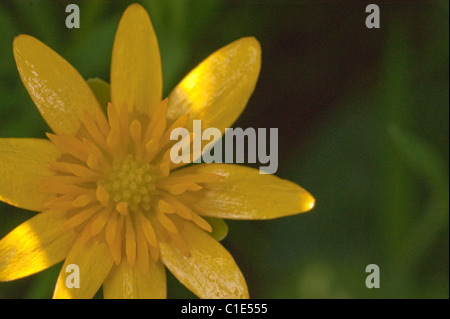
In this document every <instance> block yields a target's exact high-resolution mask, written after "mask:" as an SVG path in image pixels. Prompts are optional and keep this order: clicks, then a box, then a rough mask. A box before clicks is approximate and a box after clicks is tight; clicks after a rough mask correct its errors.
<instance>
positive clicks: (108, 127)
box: [40, 99, 222, 275]
mask: <svg viewBox="0 0 450 319" xmlns="http://www.w3.org/2000/svg"><path fill="white" fill-rule="evenodd" d="M166 110H167V99H166V100H164V101H162V102H161V103H160V106H159V107H158V108H157V110H156V111H155V112H154V114H152V116H151V117H150V118H148V117H146V115H142V114H135V113H129V112H128V109H127V107H126V104H124V105H123V106H122V109H121V110H120V112H119V111H118V110H117V109H116V108H115V107H114V106H113V105H112V104H109V105H108V109H107V114H108V118H106V117H105V114H103V112H102V111H101V110H97V111H96V114H94V115H92V114H90V113H88V112H85V113H84V114H83V116H82V118H81V123H82V127H81V128H80V131H79V132H78V133H77V134H76V135H75V136H72V135H67V134H58V135H54V134H47V135H48V137H49V138H50V139H51V141H52V142H53V143H54V144H55V145H56V146H57V147H58V148H59V149H60V150H61V153H62V155H61V157H60V158H59V159H58V160H57V161H56V162H54V163H51V164H50V168H51V169H52V170H53V171H54V172H55V175H52V176H47V177H44V178H42V179H41V180H40V185H41V187H42V188H43V189H44V190H46V191H48V192H50V193H53V194H54V195H55V198H54V199H52V200H50V201H49V202H47V203H46V204H45V208H46V209H53V210H58V211H62V212H65V214H66V218H67V220H66V222H65V223H64V224H63V225H62V227H61V229H63V230H69V229H77V230H78V231H79V232H80V235H79V238H78V240H79V241H80V242H81V243H86V242H87V241H88V240H90V238H91V237H96V238H97V240H101V241H103V242H106V244H107V245H108V247H109V249H110V252H111V255H112V257H113V259H114V262H115V263H116V265H118V264H119V263H120V261H121V260H122V257H123V256H126V259H127V260H128V263H129V265H130V266H132V267H134V265H135V264H137V265H138V267H139V269H140V270H141V272H142V274H144V275H145V274H146V273H147V271H148V267H149V259H150V258H151V259H152V260H153V262H157V261H158V260H159V256H160V251H159V249H160V248H159V246H160V243H161V242H165V243H171V244H173V245H175V246H176V247H177V248H178V249H179V251H180V252H181V253H182V254H183V255H184V256H186V257H187V256H189V246H188V244H187V243H186V241H185V240H184V238H183V236H182V235H181V232H180V229H179V227H180V225H183V223H186V222H192V223H194V224H195V225H197V226H198V227H200V228H201V229H203V230H206V231H208V232H211V231H212V228H211V225H209V223H208V222H207V221H206V220H204V219H203V218H202V217H201V216H199V215H198V214H197V213H196V212H195V211H193V210H192V209H191V208H190V207H189V206H188V205H186V204H185V203H183V201H182V200H181V199H180V198H178V195H182V194H183V193H186V192H196V191H199V190H201V189H202V188H203V186H202V185H203V184H205V183H215V182H218V181H220V180H221V179H222V177H221V176H219V175H217V174H207V173H195V174H187V175H171V174H170V173H171V170H172V169H174V168H176V166H173V165H172V163H171V161H170V148H171V146H172V145H173V143H174V142H172V141H171V140H170V132H171V131H172V130H173V129H174V128H176V127H184V126H185V125H186V123H187V120H188V116H187V115H184V116H181V117H180V118H178V119H177V120H175V121H174V122H173V123H172V125H171V126H170V127H167V123H166Z"/></svg>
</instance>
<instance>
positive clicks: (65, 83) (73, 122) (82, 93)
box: [14, 35, 99, 134]
mask: <svg viewBox="0 0 450 319" xmlns="http://www.w3.org/2000/svg"><path fill="white" fill-rule="evenodd" d="M14 57H15V59H16V64H17V68H18V70H19V73H20V77H21V79H22V82H23V84H24V85H25V87H26V89H27V91H28V93H29V94H30V96H31V98H32V100H33V101H34V103H35V104H36V106H37V108H38V109H39V112H41V114H42V116H43V117H44V119H45V120H46V121H47V123H48V125H49V126H50V127H51V128H52V130H53V131H54V132H55V133H67V134H75V133H76V132H77V131H78V129H79V128H80V121H79V119H80V118H81V115H82V113H83V110H86V111H88V112H91V113H92V114H95V111H96V109H97V108H98V107H99V105H98V102H97V99H96V98H95V96H94V94H93V93H92V91H91V89H90V88H89V86H88V85H87V84H86V82H85V81H84V79H83V77H82V76H81V75H80V74H79V73H78V72H77V70H75V69H74V68H73V67H72V66H71V65H70V64H69V63H68V62H67V61H66V60H64V58H62V57H61V56H60V55H58V54H57V53H56V52H55V51H53V50H52V49H50V48H49V47H48V46H46V45H45V44H43V43H42V42H41V41H39V40H37V39H35V38H33V37H31V36H28V35H20V36H18V37H16V38H15V39H14Z"/></svg>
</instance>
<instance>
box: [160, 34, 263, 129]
mask: <svg viewBox="0 0 450 319" xmlns="http://www.w3.org/2000/svg"><path fill="white" fill-rule="evenodd" d="M260 68H261V47H260V45H259V42H258V41H257V40H256V39H255V38H253V37H247V38H242V39H239V40H237V41H234V42H232V43H231V44H229V45H227V46H225V47H223V48H221V49H220V50H218V51H216V52H215V53H213V54H212V55H210V56H209V57H208V58H207V59H206V60H204V61H203V62H202V63H200V65H198V66H197V67H196V68H195V69H194V70H192V71H191V72H190V73H189V74H188V75H187V76H186V77H185V78H184V79H183V80H182V81H181V82H180V83H179V84H178V85H177V86H176V87H175V89H174V90H173V91H172V92H171V93H170V95H169V106H168V110H167V117H168V119H169V120H175V119H177V118H178V117H180V116H182V115H184V114H187V113H190V117H189V121H188V124H187V125H186V127H187V128H188V129H192V121H193V120H202V123H201V124H202V129H205V128H208V127H216V128H219V129H220V130H221V131H222V133H223V132H224V129H225V128H226V127H230V126H231V125H232V124H233V123H234V122H235V120H236V119H237V118H238V117H239V115H240V114H241V113H242V111H243V110H244V108H245V106H246V104H247V101H248V100H249V98H250V95H251V94H252V93H253V90H254V88H255V85H256V81H257V79H258V76H259V70H260Z"/></svg>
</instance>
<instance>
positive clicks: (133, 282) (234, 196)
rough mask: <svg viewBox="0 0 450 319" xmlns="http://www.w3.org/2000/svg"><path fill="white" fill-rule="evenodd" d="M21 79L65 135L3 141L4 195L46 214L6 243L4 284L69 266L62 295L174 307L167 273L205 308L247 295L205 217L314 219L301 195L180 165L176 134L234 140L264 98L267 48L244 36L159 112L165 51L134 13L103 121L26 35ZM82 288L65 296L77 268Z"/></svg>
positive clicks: (238, 172)
mask: <svg viewBox="0 0 450 319" xmlns="http://www.w3.org/2000/svg"><path fill="white" fill-rule="evenodd" d="M14 56H15V59H16V63H17V67H18V70H19V73H20V76H21V79H22V81H23V83H24V85H25V87H26V88H27V90H28V93H29V94H30V96H31V98H32V99H33V101H34V103H35V104H36V106H37V107H38V109H39V111H40V113H41V114H42V116H43V117H44V119H45V120H46V121H47V123H48V124H49V126H50V127H51V129H52V130H53V132H54V134H48V137H49V139H50V140H51V141H48V140H44V139H6V138H5V139H0V176H1V177H2V178H1V180H0V199H1V200H3V201H5V202H7V203H9V204H11V205H15V206H17V207H20V208H24V209H28V210H33V211H38V212H39V214H37V215H36V216H34V217H33V218H31V219H30V220H28V221H27V222H25V223H23V224H22V225H20V226H18V227H17V228H16V229H14V230H13V231H12V232H10V233H9V234H8V235H7V236H6V237H4V238H3V239H2V240H1V241H0V281H10V280H15V279H18V278H22V277H25V276H29V275H31V274H34V273H36V272H39V271H41V270H43V269H46V268H48V267H50V266H52V265H54V264H56V263H58V262H60V261H62V260H65V263H64V265H63V267H62V269H61V272H60V275H59V277H58V280H57V283H56V288H55V291H54V298H91V297H93V296H94V295H95V293H96V292H97V291H98V289H99V288H100V287H101V286H102V285H103V292H104V296H105V298H165V297H166V278H165V268H167V269H169V271H171V272H172V273H173V274H174V275H175V277H177V278H178V280H179V281H180V282H181V283H182V284H184V285H185V286H186V287H187V288H188V289H190V290H191V291H192V292H194V293H195V294H196V295H197V296H199V297H201V298H248V297H249V295H248V289H247V286H246V283H245V280H244V277H243V276H242V273H241V271H240V270H239V268H238V266H237V265H236V263H235V261H234V259H233V258H232V256H231V255H230V253H229V252H228V251H227V250H226V249H225V248H224V247H223V246H222V245H221V244H220V243H219V242H218V241H217V240H215V239H214V238H213V237H211V235H210V234H209V232H211V230H212V228H211V226H210V224H209V223H208V222H207V221H206V220H205V219H204V218H203V217H202V216H207V217H216V218H229V219H271V218H277V217H281V216H287V215H292V214H296V213H300V212H305V211H308V210H310V209H311V208H312V207H313V206H314V199H313V197H312V196H311V195H310V194H309V193H308V192H307V191H305V190H304V189H303V188H301V187H300V186H298V185H296V184H294V183H292V182H289V181H287V180H283V179H280V178H277V177H275V176H273V175H261V174H259V171H258V170H256V169H252V168H247V167H243V166H238V165H231V164H198V165H191V166H188V167H184V168H181V167H180V166H181V165H174V164H173V163H172V162H171V161H170V157H169V150H170V147H171V146H172V145H173V142H172V141H170V132H171V130H172V129H173V128H175V127H186V128H188V129H192V121H193V120H198V119H200V120H202V124H203V125H204V126H206V127H217V128H220V129H221V130H222V132H223V131H224V129H225V128H226V127H229V126H230V125H231V124H232V123H233V122H234V121H235V120H236V118H237V117H238V116H239V115H240V113H241V112H242V110H243V108H244V107H245V105H246V103H247V101H248V99H249V97H250V95H251V93H252V92H253V90H254V87H255V84H256V81H257V78H258V75H259V70H260V64H261V57H260V46H259V43H258V41H257V40H256V39H254V38H252V37H248V38H242V39H240V40H237V41H235V42H233V43H231V44H229V45H228V46H225V47H224V48H222V49H220V50H218V51H217V52H215V53H213V54H212V55H211V56H210V57H208V58H207V59H206V60H205V61H203V62H202V63H201V64H200V65H199V66H198V67H196V68H195V69H194V70H193V71H192V72H191V73H189V74H188V75H187V76H186V77H185V78H184V79H183V80H182V81H181V83H180V84H179V85H178V86H177V87H175V89H174V90H173V91H172V92H171V93H170V95H169V96H168V98H167V99H164V100H163V101H162V102H161V98H162V97H161V95H162V75H161V62H160V55H159V48H158V42H157V39H156V36H155V33H154V30H153V27H152V25H151V22H150V19H149V17H148V15H147V13H146V11H145V10H144V9H143V8H142V7H141V6H140V5H136V4H134V5H131V6H130V7H128V9H127V10H126V11H125V13H124V15H123V17H122V19H121V21H120V24H119V27H118V30H117V34H116V38H115V41H114V47H113V54H112V65H111V79H110V80H111V87H110V92H111V103H109V105H108V108H107V112H106V113H107V114H105V113H104V112H103V111H102V109H101V107H100V105H99V103H98V101H97V99H96V97H95V95H94V94H93V92H92V91H91V89H90V87H89V86H88V84H87V83H86V82H85V81H84V80H83V78H82V77H81V76H80V74H79V73H78V72H77V71H76V70H75V69H74V68H73V67H72V66H71V65H70V64H69V63H68V62H67V61H65V60H64V59H63V58H62V57H60V56H59V55H58V54H57V53H55V52H54V51H53V50H51V49H50V48H48V47H47V46H46V45H44V44H43V43H41V42H40V41H39V40H37V39H35V38H32V37H30V36H26V35H20V36H18V37H17V38H16V39H15V40H14ZM70 264H75V265H77V266H78V267H79V270H80V288H68V287H67V286H66V276H67V273H66V271H65V270H66V267H67V266H68V265H70Z"/></svg>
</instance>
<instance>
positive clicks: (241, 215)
mask: <svg viewBox="0 0 450 319" xmlns="http://www.w3.org/2000/svg"><path fill="white" fill-rule="evenodd" d="M198 173H208V174H211V173H213V174H219V175H221V176H224V177H225V178H224V179H222V180H221V181H219V182H215V183H209V184H206V185H204V187H203V189H202V190H200V191H198V192H190V193H189V194H183V195H180V196H179V199H180V200H181V201H183V202H184V203H186V204H187V205H189V207H191V208H192V209H193V210H194V211H195V212H197V213H198V214H201V215H205V216H211V217H220V218H226V219H272V218H278V217H283V216H288V215H293V214H297V213H302V212H306V211H308V210H310V209H312V208H313V207H314V204H315V200H314V198H313V197H312V196H311V194H309V193H308V192H307V191H306V190H304V189H303V188H302V187H300V186H298V185H297V184H295V183H293V182H290V181H288V180H285V179H281V178H279V177H276V176H274V175H269V174H260V173H259V170H258V169H254V168H249V167H245V166H241V165H232V164H199V165H193V166H190V167H185V168H183V169H181V170H179V171H175V172H174V173H172V175H171V176H182V175H183V174H198Z"/></svg>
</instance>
